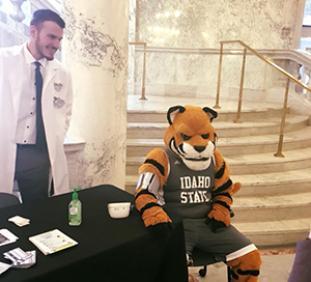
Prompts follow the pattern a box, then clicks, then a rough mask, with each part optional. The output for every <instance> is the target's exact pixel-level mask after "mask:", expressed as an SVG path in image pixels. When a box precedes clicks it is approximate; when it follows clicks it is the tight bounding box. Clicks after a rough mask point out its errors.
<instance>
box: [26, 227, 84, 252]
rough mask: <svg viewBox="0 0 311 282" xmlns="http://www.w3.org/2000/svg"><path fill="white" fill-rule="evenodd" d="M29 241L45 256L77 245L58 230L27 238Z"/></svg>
mask: <svg viewBox="0 0 311 282" xmlns="http://www.w3.org/2000/svg"><path fill="white" fill-rule="evenodd" d="M29 240H30V241H31V242H32V243H33V244H34V245H35V246H36V247H37V248H38V249H39V250H40V251H41V252H42V253H43V254H45V255H48V254H53V253H55V252H58V251H61V250H64V249H67V248H70V247H73V246H75V245H77V244H78V242H76V241H75V240H73V239H72V238H70V237H69V236H67V235H66V234H64V233H63V232H61V231H60V230H58V229H54V230H51V231H48V232H45V233H41V234H38V235H35V236H32V237H29Z"/></svg>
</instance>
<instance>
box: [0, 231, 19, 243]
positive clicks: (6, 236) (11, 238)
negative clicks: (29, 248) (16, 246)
mask: <svg viewBox="0 0 311 282" xmlns="http://www.w3.org/2000/svg"><path fill="white" fill-rule="evenodd" d="M17 239H18V237H16V236H15V235H14V234H13V233H12V232H10V231H9V230H7V229H0V246H3V245H7V244H10V243H13V242H15V241H16V240H17Z"/></svg>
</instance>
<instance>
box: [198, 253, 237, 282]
mask: <svg viewBox="0 0 311 282" xmlns="http://www.w3.org/2000/svg"><path fill="white" fill-rule="evenodd" d="M192 258H193V266H203V267H202V268H201V269H200V270H199V275H200V276H201V277H205V275H206V272H207V266H208V265H210V264H214V263H217V262H221V261H222V260H217V258H215V257H213V256H212V255H211V254H209V253H206V252H204V251H202V250H200V249H194V251H193V254H192ZM227 279H228V280H227V281H228V282H231V270H230V267H229V266H227Z"/></svg>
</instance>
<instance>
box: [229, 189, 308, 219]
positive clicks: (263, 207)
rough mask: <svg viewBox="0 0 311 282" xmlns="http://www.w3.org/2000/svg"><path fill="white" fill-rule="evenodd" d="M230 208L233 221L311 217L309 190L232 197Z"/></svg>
mask: <svg viewBox="0 0 311 282" xmlns="http://www.w3.org/2000/svg"><path fill="white" fill-rule="evenodd" d="M232 208H233V210H234V213H235V217H234V218H233V221H234V222H251V221H264V220H265V219H266V218H269V220H284V219H294V218H306V217H311V192H306V193H296V194H288V195H275V196H261V197H259V196H254V197H239V198H234V203H233V206H232ZM310 223H311V222H310Z"/></svg>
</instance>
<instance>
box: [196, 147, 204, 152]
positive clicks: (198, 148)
mask: <svg viewBox="0 0 311 282" xmlns="http://www.w3.org/2000/svg"><path fill="white" fill-rule="evenodd" d="M194 149H195V150H196V151H197V152H199V153H201V152H203V151H204V150H205V146H194Z"/></svg>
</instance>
